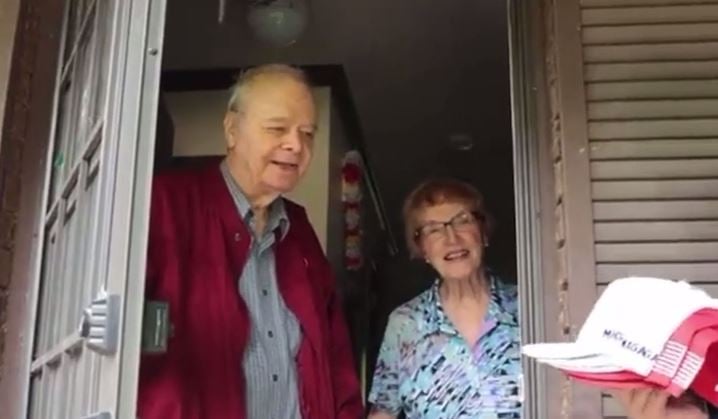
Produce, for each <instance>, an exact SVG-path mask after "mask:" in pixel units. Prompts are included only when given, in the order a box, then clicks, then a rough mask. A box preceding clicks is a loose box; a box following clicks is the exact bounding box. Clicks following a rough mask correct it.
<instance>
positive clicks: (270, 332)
mask: <svg viewBox="0 0 718 419" xmlns="http://www.w3.org/2000/svg"><path fill="white" fill-rule="evenodd" d="M267 335H268V336H269V337H270V338H273V337H274V333H273V332H272V331H271V330H270V331H269V332H267Z"/></svg>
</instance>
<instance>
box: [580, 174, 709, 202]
mask: <svg viewBox="0 0 718 419" xmlns="http://www.w3.org/2000/svg"><path fill="white" fill-rule="evenodd" d="M591 187H592V197H593V199H594V200H596V201H602V200H603V201H608V200H642V199H654V200H656V199H657V200H663V199H691V198H693V199H706V198H713V199H715V198H718V179H692V180H635V181H612V180H607V181H603V180H599V181H593V182H591ZM658 205H660V203H658Z"/></svg>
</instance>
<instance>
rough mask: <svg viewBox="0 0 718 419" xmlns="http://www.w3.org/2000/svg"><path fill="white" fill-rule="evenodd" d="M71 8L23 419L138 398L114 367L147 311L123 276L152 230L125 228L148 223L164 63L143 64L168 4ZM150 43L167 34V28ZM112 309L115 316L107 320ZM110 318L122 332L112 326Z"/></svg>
mask: <svg viewBox="0 0 718 419" xmlns="http://www.w3.org/2000/svg"><path fill="white" fill-rule="evenodd" d="M153 4H154V5H155V8H154V9H153V8H152V5H153ZM157 5H160V6H157ZM65 7H66V8H65V15H64V24H63V35H62V36H63V41H62V45H61V50H60V52H59V58H60V59H59V63H58V71H57V79H56V86H57V88H56V93H55V102H54V103H55V109H54V118H53V129H52V138H51V139H50V140H51V150H50V152H49V154H48V157H49V158H48V166H47V170H48V177H47V179H48V184H47V194H46V204H45V205H44V208H46V211H45V213H44V217H43V220H42V222H43V226H44V229H43V234H42V258H41V261H40V263H39V265H40V266H39V269H38V272H39V274H38V275H39V277H38V278H37V285H36V286H37V290H38V292H37V298H36V301H37V302H36V314H35V328H34V342H33V357H32V358H33V360H32V367H31V371H30V374H31V375H30V391H29V394H28V399H27V400H28V409H27V413H28V417H30V418H43V419H45V418H57V419H74V418H78V419H79V418H83V417H87V416H90V415H95V414H97V413H100V412H105V413H110V414H111V415H112V417H116V415H117V412H118V411H122V410H121V409H120V405H121V404H122V400H124V398H127V399H128V400H129V399H132V397H131V393H130V396H126V395H124V394H128V393H127V392H124V393H122V394H121V391H120V386H121V385H122V380H123V379H124V377H125V376H126V375H130V376H131V375H132V374H133V372H132V367H127V368H123V370H120V369H119V368H118V365H119V364H120V362H119V360H118V359H117V356H118V353H123V357H126V356H127V355H126V354H127V353H129V354H133V353H135V354H139V344H137V342H135V341H132V344H136V346H137V347H136V348H128V350H126V351H122V352H120V351H118V348H119V347H121V345H122V338H123V336H124V335H125V331H124V330H122V329H121V327H122V324H121V321H122V319H123V307H127V309H128V310H135V311H138V312H139V313H140V314H141V309H142V302H141V296H140V301H139V303H138V302H137V301H135V302H134V303H132V302H130V303H127V304H126V305H125V303H126V302H125V301H123V296H124V290H125V288H126V284H127V278H128V275H127V274H126V273H125V272H126V271H125V270H124V268H123V267H126V266H127V265H129V264H130V263H134V264H135V265H133V266H137V263H140V264H143V263H144V259H143V258H135V259H136V260H135V259H133V260H130V256H129V250H130V247H131V245H132V241H131V240H132V238H134V237H138V238H141V237H142V234H143V232H144V233H146V231H144V230H143V231H139V233H138V234H135V233H137V232H134V231H132V230H131V223H130V222H129V221H128V220H131V215H136V216H138V217H147V215H148V214H147V213H148V212H149V205H145V206H142V204H143V201H142V200H141V199H138V200H135V199H134V197H135V194H136V195H137V196H140V197H143V196H146V193H145V191H147V188H148V187H149V176H150V175H151V166H150V167H149V168H148V167H145V166H147V165H148V164H151V161H152V159H151V158H149V159H143V160H139V161H138V160H137V157H136V154H137V153H138V152H139V151H141V152H146V151H147V148H148V146H149V147H152V144H153V141H154V130H148V129H144V128H142V127H144V126H146V125H148V124H147V123H145V124H141V123H140V120H141V116H142V117H143V118H145V117H147V116H148V115H149V117H148V118H147V119H149V120H151V119H153V118H155V116H154V115H156V109H153V106H152V97H154V96H156V94H154V95H153V94H152V92H153V91H156V90H157V89H158V81H159V59H156V60H155V61H157V63H153V62H148V63H147V64H145V53H144V48H143V45H144V44H145V43H146V42H148V41H149V40H148V38H147V33H146V32H145V29H146V28H147V27H148V25H149V26H150V27H151V25H150V23H149V22H150V18H151V13H150V12H151V11H152V10H154V11H155V12H157V11H158V10H159V12H161V14H162V16H159V17H157V18H156V19H157V22H155V25H160V26H161V25H162V24H163V22H164V16H163V14H164V0H68V1H66V6H65ZM151 33H160V34H161V28H160V31H159V32H157V30H154V31H153V32H151ZM138 34H139V35H138ZM157 38H160V39H161V35H160V36H157ZM157 44H158V45H161V42H158V43H157ZM153 56H158V57H161V54H157V53H155V54H153ZM125 96H128V97H133V98H136V97H143V98H144V97H145V96H146V97H148V98H149V99H148V100H143V101H142V104H143V105H145V108H146V109H147V113H146V114H143V113H142V112H143V109H142V106H137V104H136V102H135V101H123V100H122V98H123V97H125ZM140 131H141V132H140ZM138 132H139V135H138ZM150 150H151V148H150ZM148 162H149V163H148ZM136 184H138V185H140V186H135V185H136ZM128 202H130V203H129V204H128ZM128 237H130V239H129V240H128ZM138 240H139V239H138ZM118 272H119V273H118ZM110 296H111V297H112V298H110ZM130 300H131V299H129V298H128V301H130ZM110 301H112V302H113V304H114V302H117V304H116V305H115V306H116V307H119V308H118V309H117V310H114V309H111V307H113V306H112V305H108V304H109V303H108V302H110ZM108 319H110V320H112V319H114V320H116V326H117V327H114V328H112V327H108V326H107V325H110V324H113V323H112V322H111V321H109V320H108ZM128 327H130V326H128ZM136 329H137V328H136ZM128 333H129V334H130V335H132V336H134V335H137V336H139V335H140V332H139V331H138V330H134V329H132V330H130V332H128ZM107 336H109V337H112V339H109V338H107ZM110 341H113V342H116V344H114V345H110V344H108V342H110ZM124 359H125V358H123V360H124ZM135 369H136V368H135ZM127 381H130V379H127ZM123 397H124V398H123ZM130 410H132V408H130Z"/></svg>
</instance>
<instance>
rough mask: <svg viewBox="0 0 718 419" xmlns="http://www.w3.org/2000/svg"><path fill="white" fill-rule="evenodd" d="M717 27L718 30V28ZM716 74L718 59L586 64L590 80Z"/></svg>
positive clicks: (644, 78)
mask: <svg viewBox="0 0 718 419" xmlns="http://www.w3.org/2000/svg"><path fill="white" fill-rule="evenodd" d="M716 29H717V30H718V28H716ZM716 76H718V61H671V62H661V63H655V62H645V63H615V64H588V65H586V66H585V79H586V80H587V81H589V82H594V81H620V80H682V79H708V78H711V77H716Z"/></svg>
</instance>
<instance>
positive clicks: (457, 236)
mask: <svg viewBox="0 0 718 419" xmlns="http://www.w3.org/2000/svg"><path fill="white" fill-rule="evenodd" d="M418 221H419V230H418V237H417V240H418V244H419V248H420V249H421V250H422V252H423V256H424V257H425V258H426V260H427V262H429V263H430V264H431V266H433V267H434V269H436V271H437V272H438V273H439V275H440V276H441V277H442V278H443V279H445V280H454V279H458V280H461V279H467V278H469V277H470V276H471V275H473V274H474V273H475V272H477V270H478V269H479V267H481V263H482V260H483V257H484V236H483V233H482V231H481V230H482V226H481V222H480V221H479V220H477V219H476V217H475V216H474V215H473V214H472V213H471V211H470V210H469V208H467V207H466V205H464V204H460V203H451V202H447V203H443V204H439V205H434V206H432V207H426V208H424V209H422V210H421V212H420V213H419V214H418Z"/></svg>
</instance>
